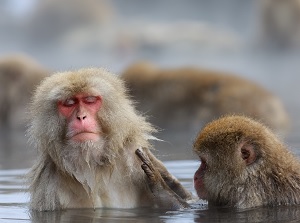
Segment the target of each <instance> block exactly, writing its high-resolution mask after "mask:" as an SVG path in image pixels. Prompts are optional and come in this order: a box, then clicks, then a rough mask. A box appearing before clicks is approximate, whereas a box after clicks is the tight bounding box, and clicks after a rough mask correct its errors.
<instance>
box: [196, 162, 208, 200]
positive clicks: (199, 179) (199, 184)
mask: <svg viewBox="0 0 300 223" xmlns="http://www.w3.org/2000/svg"><path fill="white" fill-rule="evenodd" d="M200 159H201V158H200ZM206 171H207V163H206V161H205V159H203V158H202V159H201V165H200V167H199V168H198V170H197V171H196V172H195V174H194V188H195V190H196V192H197V195H198V197H199V198H201V199H203V200H207V191H206V189H205V185H204V175H205V172H206Z"/></svg>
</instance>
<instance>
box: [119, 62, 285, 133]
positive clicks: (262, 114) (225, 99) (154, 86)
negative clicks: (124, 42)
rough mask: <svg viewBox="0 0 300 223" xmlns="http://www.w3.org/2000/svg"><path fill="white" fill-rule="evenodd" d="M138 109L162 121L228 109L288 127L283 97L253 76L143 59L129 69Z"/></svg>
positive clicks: (201, 117)
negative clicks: (158, 64) (159, 65)
mask: <svg viewBox="0 0 300 223" xmlns="http://www.w3.org/2000/svg"><path fill="white" fill-rule="evenodd" d="M122 78H123V79H124V80H125V81H126V83H127V85H128V86H129V89H130V91H131V94H132V95H133V96H134V99H136V100H137V101H138V109H139V110H141V111H143V112H146V113H147V114H148V115H149V116H150V117H151V118H152V119H151V121H152V122H153V123H154V124H156V125H158V126H160V127H164V128H165V127H166V126H167V127H168V126H177V125H178V126H179V127H180V128H185V127H187V126H194V127H195V126H199V123H202V124H203V123H207V122H209V121H211V120H213V119H214V118H217V117H220V116H222V115H224V114H243V115H247V116H250V117H253V118H256V119H259V120H261V121H262V122H264V123H265V124H266V125H268V126H269V127H270V128H272V129H273V130H274V131H276V132H278V133H284V132H285V130H286V129H287V127H288V116H287V113H286V111H285V109H284V108H283V105H282V103H281V102H280V100H279V99H278V98H277V97H275V96H274V95H273V94H272V93H271V92H269V91H267V90H265V89H264V88H262V87H261V86H259V85H258V84H256V83H254V82H251V81H249V80H246V79H243V78H240V77H237V76H234V75H231V74H227V73H222V72H217V71H209V70H202V69H197V68H193V67H182V68H177V69H176V68H174V69H159V68H156V67H155V66H153V65H151V64H149V63H146V62H141V63H137V64H134V65H132V66H130V67H129V68H128V69H127V70H125V71H124V73H123V75H122Z"/></svg>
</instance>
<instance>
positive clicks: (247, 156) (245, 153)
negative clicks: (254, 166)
mask: <svg viewBox="0 0 300 223" xmlns="http://www.w3.org/2000/svg"><path fill="white" fill-rule="evenodd" d="M241 156H242V159H243V160H244V161H245V163H246V165H250V164H251V163H253V162H254V161H255V160H256V157H257V154H256V151H255V149H254V147H253V145H251V144H249V143H247V142H246V143H244V145H243V146H242V147H241Z"/></svg>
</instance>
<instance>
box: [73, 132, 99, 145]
mask: <svg viewBox="0 0 300 223" xmlns="http://www.w3.org/2000/svg"><path fill="white" fill-rule="evenodd" d="M69 139H72V140H75V141H79V142H84V141H88V140H91V141H98V140H99V139H100V133H99V132H90V131H81V132H76V133H74V134H72V135H71V136H69Z"/></svg>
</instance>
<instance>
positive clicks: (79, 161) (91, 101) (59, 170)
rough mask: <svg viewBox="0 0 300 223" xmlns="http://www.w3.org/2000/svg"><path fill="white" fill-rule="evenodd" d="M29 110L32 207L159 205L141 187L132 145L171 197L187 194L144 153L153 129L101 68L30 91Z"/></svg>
mask: <svg viewBox="0 0 300 223" xmlns="http://www.w3.org/2000/svg"><path fill="white" fill-rule="evenodd" d="M30 112H31V113H30V115H31V125H30V127H29V129H28V134H29V136H30V141H31V142H32V143H33V144H34V145H35V147H36V149H37V150H38V151H39V153H40V155H39V158H38V160H37V161H36V164H35V165H34V166H33V167H32V169H31V171H30V173H29V174H28V182H29V184H30V185H29V192H30V197H31V198H30V208H31V209H33V210H39V211H46V210H56V209H67V208H101V207H107V208H135V207H142V206H145V207H146V206H148V207H151V206H156V205H158V206H162V205H160V204H159V203H158V202H156V200H155V199H154V197H153V194H152V193H151V191H150V189H149V187H148V186H147V184H146V180H147V178H146V175H145V174H144V172H143V170H142V169H141V168H140V166H141V161H140V160H139V159H138V158H137V157H136V155H135V150H136V149H137V148H141V150H143V152H144V153H145V154H147V156H148V157H149V158H150V160H151V162H153V163H154V165H155V166H156V167H157V168H158V169H159V172H160V174H161V176H163V179H164V181H166V182H167V184H168V186H169V187H170V188H172V190H174V191H175V193H176V194H177V195H178V196H180V197H181V198H182V199H184V200H186V199H189V198H190V197H191V194H190V193H189V192H187V191H186V190H185V189H184V188H183V187H182V186H181V184H180V183H179V181H178V180H177V179H176V178H175V177H174V176H172V175H171V174H170V173H169V172H168V171H167V169H166V168H165V167H164V166H163V164H162V162H160V161H159V160H158V159H157V158H155V157H154V155H153V154H152V153H151V152H150V150H149V149H148V148H150V147H151V145H150V143H149V140H150V139H152V138H153V136H152V134H153V133H154V132H155V129H154V128H153V127H152V126H151V124H149V123H148V122H146V120H145V118H144V117H143V116H141V115H139V114H138V113H137V112H136V111H135V109H134V107H133V105H132V102H131V101H130V100H129V99H128V97H127V95H126V89H125V87H124V84H123V82H122V81H121V80H120V79H119V78H117V76H115V75H113V74H110V73H109V72H108V71H106V70H104V69H101V68H99V69H98V68H86V69H80V70H78V71H69V72H63V73H56V74H53V75H51V76H50V77H48V78H46V79H45V80H44V81H43V82H42V83H41V85H40V86H39V87H38V88H37V91H36V93H35V95H34V97H33V102H32V105H31V108H30Z"/></svg>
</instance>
